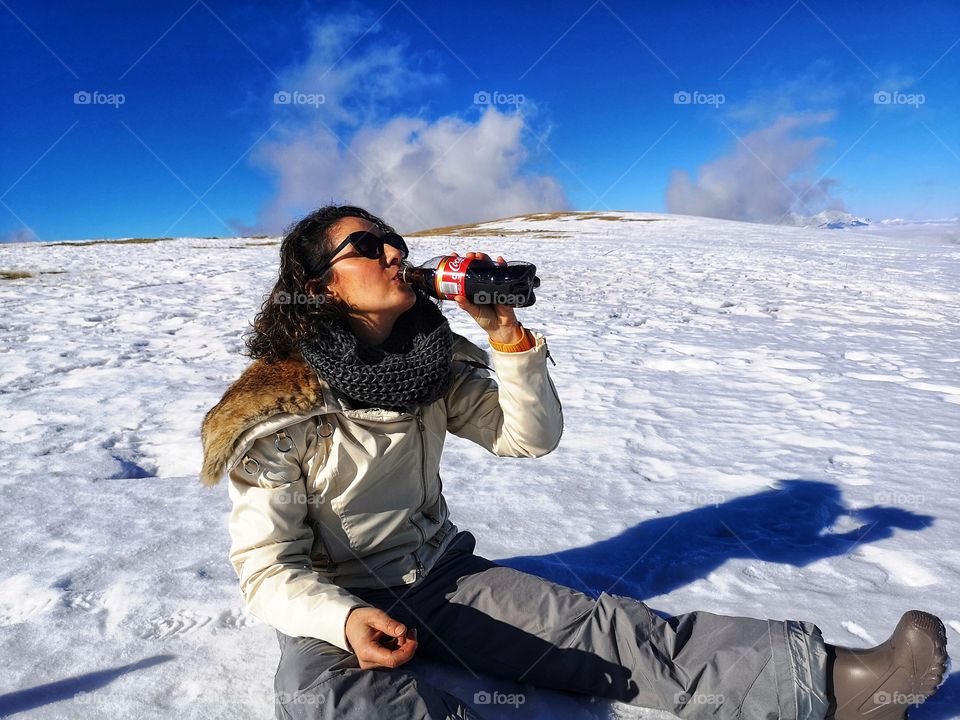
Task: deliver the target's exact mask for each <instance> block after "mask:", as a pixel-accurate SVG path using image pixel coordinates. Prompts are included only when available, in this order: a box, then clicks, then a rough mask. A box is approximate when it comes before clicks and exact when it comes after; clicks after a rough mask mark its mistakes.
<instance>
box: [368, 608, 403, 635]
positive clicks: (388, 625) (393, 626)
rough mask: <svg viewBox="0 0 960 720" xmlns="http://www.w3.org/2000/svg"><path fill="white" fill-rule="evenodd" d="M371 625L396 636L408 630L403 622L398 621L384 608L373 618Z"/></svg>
mask: <svg viewBox="0 0 960 720" xmlns="http://www.w3.org/2000/svg"><path fill="white" fill-rule="evenodd" d="M370 625H372V626H373V627H375V628H376V629H377V630H380V631H381V632H385V633H386V634H387V635H393V636H394V637H400V636H401V635H403V633H404V632H406V630H407V628H406V627H404V625H403V623H401V622H397V621H396V620H394V619H393V618H392V617H390V616H389V615H387V614H386V613H385V612H383V611H382V610H381V611H380V612H379V613H377V614H376V615H375V616H374V617H373V618H371V620H370Z"/></svg>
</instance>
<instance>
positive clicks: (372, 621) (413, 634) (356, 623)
mask: <svg viewBox="0 0 960 720" xmlns="http://www.w3.org/2000/svg"><path fill="white" fill-rule="evenodd" d="M345 632H346V635H347V642H349V643H350V647H351V648H353V652H354V654H355V655H356V656H357V660H359V661H360V668H361V669H362V670H369V669H371V668H377V667H385V668H396V667H400V666H401V665H403V664H404V663H405V662H407V661H408V660H410V659H411V658H412V657H413V653H414V652H415V651H416V649H417V629H416V628H410V629H409V630H408V629H407V628H406V626H404V624H403V623H401V622H398V621H396V620H394V619H393V618H392V617H390V616H389V615H387V613H385V612H384V611H383V610H380V609H379V608H371V607H356V608H353V610H351V611H350V613H349V614H348V615H347V625H346V628H345Z"/></svg>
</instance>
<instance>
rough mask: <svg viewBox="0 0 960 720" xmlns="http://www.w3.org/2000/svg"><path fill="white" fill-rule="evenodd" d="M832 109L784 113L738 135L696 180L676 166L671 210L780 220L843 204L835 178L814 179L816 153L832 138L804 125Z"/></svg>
mask: <svg viewBox="0 0 960 720" xmlns="http://www.w3.org/2000/svg"><path fill="white" fill-rule="evenodd" d="M831 118H832V113H816V114H810V115H784V116H781V117H779V118H778V119H777V120H776V121H774V122H773V124H771V125H769V126H767V127H765V128H762V129H760V130H756V131H754V132H752V133H749V134H748V135H745V136H743V137H742V138H741V140H742V142H741V141H738V140H734V143H735V145H734V146H733V148H732V150H731V151H730V152H729V153H728V154H727V155H724V156H722V157H720V158H717V159H716V160H713V161H711V162H709V163H706V164H704V165H701V166H700V168H699V169H698V171H697V179H696V180H694V179H692V178H691V177H690V175H689V174H687V172H685V171H683V170H676V171H674V172H673V175H672V176H671V179H670V184H669V186H668V187H667V192H666V202H667V209H668V210H669V211H670V212H675V213H680V214H683V215H701V216H706V217H718V218H727V219H731V220H748V221H753V222H776V221H778V220H780V219H781V218H782V217H783V216H784V215H785V214H787V213H789V212H797V213H800V214H801V215H813V214H815V213H817V212H819V211H820V210H823V209H825V208H829V209H842V207H843V206H842V203H841V202H840V201H839V200H837V199H836V198H833V197H831V195H830V192H831V189H832V188H833V186H834V185H836V181H835V180H832V179H830V178H826V177H824V178H820V179H814V178H813V177H812V172H813V171H816V170H817V167H818V165H819V158H818V157H817V153H818V152H819V151H820V149H821V148H823V147H824V146H825V145H827V144H828V143H829V142H830V140H829V139H828V138H826V137H823V136H815V137H805V136H802V135H800V134H799V133H800V131H802V130H804V129H805V128H808V127H817V126H820V125H822V124H824V123H826V122H828V121H829V120H830V119H831Z"/></svg>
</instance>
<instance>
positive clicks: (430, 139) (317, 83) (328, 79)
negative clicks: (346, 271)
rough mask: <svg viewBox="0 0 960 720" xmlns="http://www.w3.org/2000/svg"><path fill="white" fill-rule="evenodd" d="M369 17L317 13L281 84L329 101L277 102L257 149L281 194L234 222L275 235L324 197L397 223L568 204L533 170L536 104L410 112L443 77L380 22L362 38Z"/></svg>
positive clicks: (420, 224)
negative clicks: (305, 46) (384, 33)
mask: <svg viewBox="0 0 960 720" xmlns="http://www.w3.org/2000/svg"><path fill="white" fill-rule="evenodd" d="M367 21H368V18H366V17H362V16H357V15H338V16H336V17H333V18H329V19H327V20H326V21H324V22H323V23H320V24H319V25H318V26H317V27H315V28H314V30H313V31H312V34H311V38H312V45H311V50H310V53H309V56H308V57H307V58H306V60H305V61H304V62H303V63H302V64H300V65H297V66H296V67H291V68H288V69H287V70H285V71H283V72H282V73H281V83H280V85H279V87H278V88H277V89H278V90H281V91H287V92H295V91H296V92H301V93H305V94H311V93H313V94H322V95H323V102H322V103H314V104H313V105H310V104H307V103H304V104H301V105H296V104H294V103H290V104H282V105H276V106H275V112H276V113H277V115H278V120H279V124H278V125H277V127H276V128H275V129H274V131H273V132H272V133H271V139H267V140H264V141H263V142H261V143H260V145H258V147H257V148H256V149H255V151H254V153H253V155H252V157H253V161H254V162H255V163H257V164H258V165H260V166H261V167H263V168H264V169H265V170H267V172H269V173H270V174H271V175H272V176H274V178H275V180H276V192H275V195H274V196H273V197H272V198H271V199H270V201H269V202H268V203H267V204H266V205H265V206H264V207H263V208H261V210H260V212H259V213H258V217H257V221H256V222H255V224H253V225H252V226H243V225H241V224H240V223H237V226H238V228H239V229H240V230H241V231H243V232H246V233H275V232H278V231H280V230H281V229H282V228H283V227H285V226H287V225H288V224H289V223H290V222H292V221H293V220H295V219H296V217H297V216H298V215H300V214H302V213H305V212H308V211H309V210H311V209H313V208H315V207H317V206H319V205H322V204H325V203H328V202H344V203H350V204H354V205H359V206H362V207H365V208H367V209H368V210H370V211H371V212H373V213H376V214H378V215H381V216H382V217H383V218H384V220H386V221H387V222H388V223H390V224H391V225H393V226H394V227H396V228H397V229H398V230H400V231H402V232H408V231H412V230H418V229H423V228H426V227H434V226H438V225H452V224H457V223H465V222H474V221H478V220H484V219H490V218H495V217H503V216H507V215H516V214H521V213H525V212H532V211H537V210H557V209H566V208H568V207H569V202H568V200H567V198H566V196H565V194H564V192H563V189H562V187H561V186H560V184H559V183H558V182H557V181H556V180H555V179H554V178H552V177H549V176H542V175H535V174H531V173H528V172H526V167H525V162H526V160H527V151H526V148H525V146H524V137H525V135H524V130H526V129H528V126H527V123H528V122H529V117H530V112H528V113H527V114H526V115H525V114H523V113H520V112H511V113H509V114H508V113H504V112H500V111H499V110H498V109H497V108H496V107H494V106H486V110H485V112H483V114H482V115H481V116H480V117H479V119H477V120H476V121H469V120H465V119H463V118H461V117H458V116H455V115H449V116H445V117H441V118H439V119H436V120H432V121H431V120H427V119H424V117H422V116H413V115H410V114H408V113H405V112H403V110H404V109H406V108H409V107H410V104H411V102H412V100H413V99H414V98H415V97H416V95H417V94H418V93H422V91H423V90H424V89H426V88H429V87H432V86H435V85H437V84H438V83H439V82H440V80H441V78H440V77H439V76H438V75H437V74H435V73H431V72H428V71H425V70H421V69H419V68H418V67H414V65H415V64H423V61H422V59H419V58H414V57H412V56H411V54H410V53H409V52H408V51H407V50H406V48H405V47H404V44H403V43H402V42H393V43H391V42H389V41H387V40H386V39H384V38H382V37H377V38H376V41H375V42H373V41H372V38H373V37H374V36H376V35H377V34H378V33H379V32H381V30H380V28H376V27H375V28H373V29H372V30H370V31H369V33H368V34H367V35H366V37H363V34H364V32H365V31H367V30H368V28H369V27H370V24H369V22H367ZM358 40H359V42H358ZM473 92H474V89H469V90H465V91H464V100H465V103H468V102H470V101H471V100H472V98H473ZM395 108H396V110H394V109H395ZM524 108H525V109H527V108H530V109H533V108H535V106H534V104H533V103H531V102H529V101H528V103H527V105H525V106H524Z"/></svg>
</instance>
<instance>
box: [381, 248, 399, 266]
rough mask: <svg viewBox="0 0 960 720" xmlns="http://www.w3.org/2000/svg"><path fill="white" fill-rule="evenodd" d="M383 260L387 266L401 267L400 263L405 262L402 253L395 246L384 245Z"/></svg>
mask: <svg viewBox="0 0 960 720" xmlns="http://www.w3.org/2000/svg"><path fill="white" fill-rule="evenodd" d="M383 258H384V260H385V261H386V264H387V265H399V264H400V261H401V260H403V253H402V252H400V249H399V248H395V247H393V245H387V244H386V243H384V244H383Z"/></svg>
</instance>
